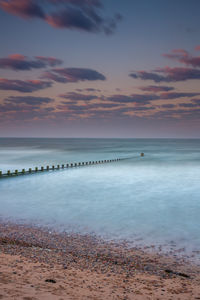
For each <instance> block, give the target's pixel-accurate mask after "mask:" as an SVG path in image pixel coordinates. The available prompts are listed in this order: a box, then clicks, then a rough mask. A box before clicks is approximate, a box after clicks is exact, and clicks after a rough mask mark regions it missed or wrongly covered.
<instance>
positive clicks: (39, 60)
mask: <svg viewBox="0 0 200 300" xmlns="http://www.w3.org/2000/svg"><path fill="white" fill-rule="evenodd" d="M61 63H62V61H61V60H60V59H57V58H54V57H44V56H36V57H35V59H34V60H33V59H29V58H28V57H27V56H24V55H21V54H12V55H9V56H8V57H5V58H0V68H1V69H11V70H14V71H29V70H32V69H42V68H46V67H48V66H50V67H55V66H57V65H60V64H61Z"/></svg>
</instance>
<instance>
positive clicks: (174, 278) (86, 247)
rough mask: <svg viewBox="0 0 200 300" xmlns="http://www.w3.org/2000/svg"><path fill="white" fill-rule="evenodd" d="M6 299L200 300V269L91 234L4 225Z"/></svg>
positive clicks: (2, 286) (1, 251)
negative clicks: (60, 232)
mask: <svg viewBox="0 0 200 300" xmlns="http://www.w3.org/2000/svg"><path fill="white" fill-rule="evenodd" d="M0 299H16V300H18V299H23V300H30V299H32V300H35V299H59V300H61V299H75V300H76V299H123V300H128V299H134V300H140V299H149V300H150V299H153V300H157V299H167V300H168V299H169V300H178V299H185V300H189V299H200V267H198V266H195V265H191V264H189V263H187V262H186V261H184V260H183V259H182V260H177V259H174V257H170V256H164V255H159V254H156V253H147V252H145V251H142V250H140V249H136V248H132V249H129V248H127V246H126V244H125V243H124V244H116V243H114V242H109V243H108V242H105V241H103V240H100V239H97V238H95V237H93V236H90V235H84V236H83V235H78V234H58V233H56V232H52V231H49V230H47V229H46V230H45V229H40V228H35V227H31V226H25V225H17V224H11V223H0Z"/></svg>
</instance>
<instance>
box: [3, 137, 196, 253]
mask: <svg viewBox="0 0 200 300" xmlns="http://www.w3.org/2000/svg"><path fill="white" fill-rule="evenodd" d="M141 152H144V153H145V156H144V157H140V153H141ZM119 157H121V158H129V159H127V160H122V161H120V162H115V163H109V164H103V165H94V166H87V167H78V168H74V169H66V170H60V171H54V172H48V173H42V174H41V173H40V174H34V175H30V176H19V177H17V178H12V179H2V180H0V217H1V218H2V219H7V218H8V219H11V220H15V221H23V222H27V223H30V222H32V223H34V224H39V225H48V226H54V227H55V228H57V229H59V230H60V229H61V230H71V229H73V230H74V231H78V232H82V233H85V232H89V233H91V232H93V233H95V234H98V235H101V236H104V237H106V238H115V239H128V240H129V241H134V243H136V244H143V245H144V244H145V245H152V244H153V245H164V246H165V247H163V249H164V248H167V249H171V248H173V247H174V249H175V248H176V249H178V248H183V247H184V248H185V250H186V253H189V254H192V251H196V250H199V249H200V185H199V182H200V140H175V139H110V140H109V139H0V170H4V171H6V170H7V169H10V170H14V169H22V168H24V167H25V168H28V167H34V166H41V165H43V166H45V165H51V164H55V165H56V164H62V163H67V162H79V161H90V160H102V159H111V158H119ZM170 247H171V248H170Z"/></svg>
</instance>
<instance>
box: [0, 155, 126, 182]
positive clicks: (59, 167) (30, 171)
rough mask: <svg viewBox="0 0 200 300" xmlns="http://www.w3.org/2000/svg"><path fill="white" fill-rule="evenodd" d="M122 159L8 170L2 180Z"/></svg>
mask: <svg viewBox="0 0 200 300" xmlns="http://www.w3.org/2000/svg"><path fill="white" fill-rule="evenodd" d="M122 159H123V158H116V159H109V160H98V161H86V162H78V163H67V164H61V165H53V166H46V167H43V166H41V167H35V169H32V168H28V169H27V170H26V169H22V170H21V171H19V170H15V171H14V172H11V171H10V170H8V171H7V172H6V173H3V172H2V171H0V179H3V178H13V177H16V176H21V175H30V174H35V173H43V172H49V171H56V170H63V169H69V168H76V167H82V166H89V165H97V164H105V163H111V162H117V161H119V160H122Z"/></svg>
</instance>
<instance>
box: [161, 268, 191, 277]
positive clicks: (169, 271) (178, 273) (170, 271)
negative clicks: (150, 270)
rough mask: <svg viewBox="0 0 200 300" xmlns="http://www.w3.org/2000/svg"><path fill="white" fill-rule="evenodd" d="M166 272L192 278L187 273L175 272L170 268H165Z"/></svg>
mask: <svg viewBox="0 0 200 300" xmlns="http://www.w3.org/2000/svg"><path fill="white" fill-rule="evenodd" d="M165 272H166V273H168V274H174V275H178V276H182V277H185V278H190V276H189V275H187V274H184V273H180V272H174V271H172V270H169V269H167V270H165Z"/></svg>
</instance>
